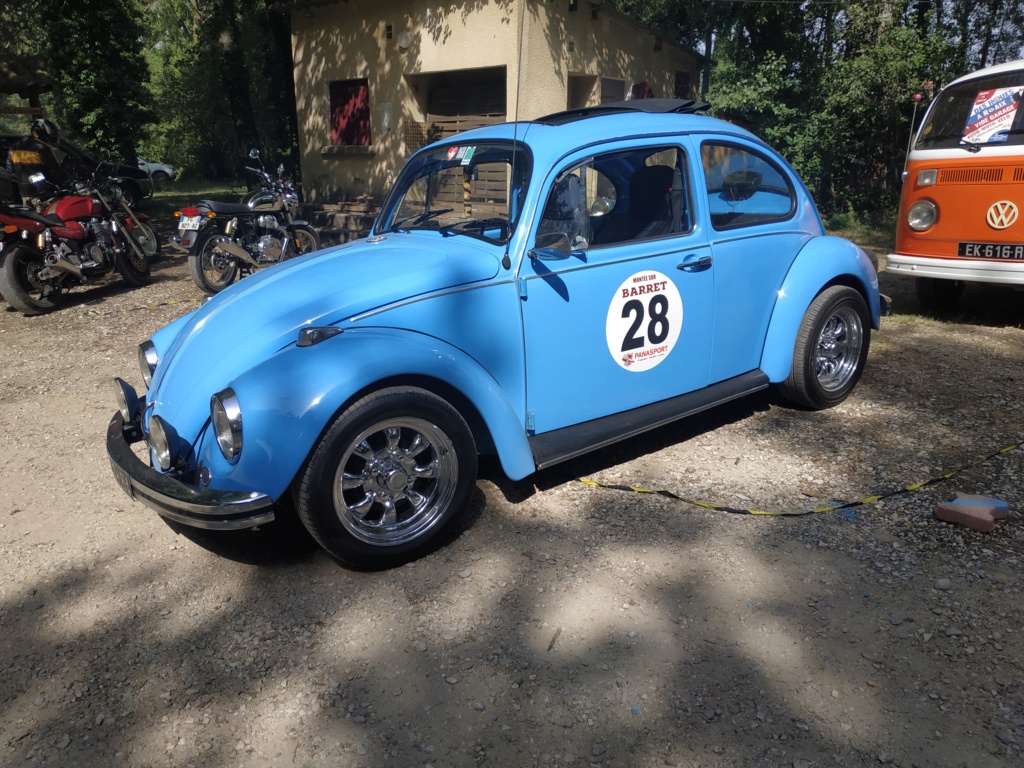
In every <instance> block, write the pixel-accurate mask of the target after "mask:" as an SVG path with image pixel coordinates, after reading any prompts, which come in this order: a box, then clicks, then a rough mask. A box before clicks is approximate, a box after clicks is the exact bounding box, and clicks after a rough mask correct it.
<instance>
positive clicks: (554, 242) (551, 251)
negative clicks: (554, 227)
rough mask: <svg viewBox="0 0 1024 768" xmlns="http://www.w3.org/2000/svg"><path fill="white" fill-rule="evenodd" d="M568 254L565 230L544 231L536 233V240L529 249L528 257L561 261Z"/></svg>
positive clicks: (567, 239) (567, 238) (567, 237)
mask: <svg viewBox="0 0 1024 768" xmlns="http://www.w3.org/2000/svg"><path fill="white" fill-rule="evenodd" d="M570 254H571V251H570V250H569V236H568V235H567V234H565V232H545V233H544V234H542V235H537V242H536V243H534V247H533V248H532V249H530V258H531V259H540V260H541V261H562V260H563V259H568V258H569V256H570Z"/></svg>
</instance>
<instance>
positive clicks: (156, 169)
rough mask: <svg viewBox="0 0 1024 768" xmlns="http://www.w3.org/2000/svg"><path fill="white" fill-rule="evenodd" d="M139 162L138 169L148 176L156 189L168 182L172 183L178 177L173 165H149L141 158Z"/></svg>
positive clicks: (149, 163)
mask: <svg viewBox="0 0 1024 768" xmlns="http://www.w3.org/2000/svg"><path fill="white" fill-rule="evenodd" d="M138 160H139V168H141V169H142V170H144V171H145V172H146V173H148V174H149V176H150V178H151V179H153V184H154V186H156V187H157V188H158V189H159V188H160V187H162V186H164V185H165V184H166V183H167V182H169V181H174V179H175V178H176V177H177V175H178V171H177V170H176V169H175V167H174V166H173V165H167V163H151V162H149V161H148V160H143V159H142V158H141V157H140V158H139V159H138Z"/></svg>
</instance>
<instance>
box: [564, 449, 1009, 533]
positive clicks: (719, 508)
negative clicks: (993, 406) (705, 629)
mask: <svg viewBox="0 0 1024 768" xmlns="http://www.w3.org/2000/svg"><path fill="white" fill-rule="evenodd" d="M1022 446H1024V440H1022V441H1020V442H1019V443H1015V444H1014V445H1008V446H1006V447H1005V448H1000V449H999V450H998V451H993V452H992V453H990V454H989V455H988V456H983V457H982V458H980V459H978V460H977V461H973V462H971V463H970V464H967V465H965V466H963V467H960V468H959V469H954V470H953V471H952V472H947V473H945V474H943V475H937V476H935V477H933V478H930V479H928V480H925V481H923V482H920V483H913V484H911V485H908V486H905V487H903V488H899V489H897V490H895V491H889V492H888V493H880V494H876V495H874V496H865V497H864V498H862V499H858V500H856V501H849V502H835V503H834V504H830V505H829V506H827V507H818V508H817V509H809V510H806V511H804V512H773V511H767V510H763V509H739V508H738V507H728V506H725V505H723V504H711V503H709V502H706V501H696V500H694V499H687V498H685V497H683V496H679V495H678V494H675V493H673V492H672V491H665V490H651V489H649V488H641V487H639V486H636V485H615V484H609V483H601V482H598V481H597V480H591V479H589V478H585V477H580V478H577V479H578V480H579V482H581V483H583V484H584V485H589V486H592V487H594V488H606V489H608V490H614V491H630V492H632V493H653V494H656V495H658V496H663V497H665V498H666V499H672V500H673V501H682V502H685V503H686V504H692V505H693V506H695V507H703V508H704V509H711V510H714V511H716V512H730V513H732V514H734V515H768V516H770V517H804V516H806V515H816V514H818V513H820V512H835V511H836V510H840V509H843V510H848V509H851V508H852V507H861V506H864V505H866V504H873V503H874V502H876V501H880V500H882V499H888V498H891V497H893V496H898V495H900V494H902V493H910V492H913V491H919V490H921V489H922V488H927V487H928V486H930V485H936V484H938V483H943V482H945V481H946V480H949V479H951V478H953V477H956V476H957V475H959V474H960V473H961V472H964V471H965V470H968V469H972V468H973V467H976V466H978V465H979V464H984V463H985V462H986V461H991V460H992V459H994V458H996V457H997V456H999V455H1000V454H1003V453H1009V452H1010V451H1013V450H1016V449H1017V448H1021V447H1022Z"/></svg>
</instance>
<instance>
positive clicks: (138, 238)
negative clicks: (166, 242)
mask: <svg viewBox="0 0 1024 768" xmlns="http://www.w3.org/2000/svg"><path fill="white" fill-rule="evenodd" d="M129 235H130V236H131V238H132V239H133V240H134V241H135V242H136V243H138V244H139V247H140V248H142V250H143V252H144V253H145V254H146V259H147V260H148V261H149V263H150V264H156V263H157V262H158V261H160V259H161V258H162V257H163V243H162V241H161V240H160V235H159V233H157V231H156V230H155V229H153V228H152V227H151V226H149V224H147V223H146V222H144V221H140V222H139V224H138V226H136V227H134V228H133V229H132V230H131V231H130V232H129Z"/></svg>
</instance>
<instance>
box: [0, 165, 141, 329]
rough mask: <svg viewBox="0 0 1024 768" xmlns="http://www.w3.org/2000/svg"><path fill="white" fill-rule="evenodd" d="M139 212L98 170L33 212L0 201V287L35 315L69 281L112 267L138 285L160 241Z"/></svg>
mask: <svg viewBox="0 0 1024 768" xmlns="http://www.w3.org/2000/svg"><path fill="white" fill-rule="evenodd" d="M145 218H146V217H145V215H144V214H137V213H135V212H134V211H132V209H131V208H129V207H128V205H127V204H126V202H125V200H124V195H123V193H122V192H121V188H120V187H119V186H118V184H117V181H116V180H115V179H109V178H100V177H98V176H97V175H94V177H93V179H92V183H90V184H85V183H82V182H75V187H74V189H73V190H71V191H68V192H66V193H62V194H61V195H60V196H58V197H55V198H52V199H51V200H49V201H48V202H47V203H46V204H45V205H44V206H42V209H41V210H39V211H37V210H36V209H34V208H32V207H29V206H24V205H17V204H15V203H13V202H7V203H3V204H0V226H2V227H3V229H4V233H5V235H6V236H5V238H4V248H3V251H2V252H0V261H2V264H0V293H2V294H3V296H4V298H5V299H6V300H7V302H8V303H9V304H10V305H11V306H12V307H14V308H15V309H17V310H19V311H20V312H22V313H24V314H26V315H41V314H45V313H47V312H52V311H53V310H55V309H57V308H58V307H59V306H60V304H61V303H62V299H63V296H64V294H65V293H66V292H67V291H68V290H69V289H70V288H72V287H74V286H76V285H84V284H86V283H90V282H92V281H94V280H97V279H99V278H101V277H103V276H105V275H107V274H109V273H111V272H113V271H114V270H117V272H118V273H120V275H121V277H122V278H124V280H125V282H127V283H128V284H129V285H132V286H136V287H137V286H142V285H145V284H146V283H148V282H149V275H150V263H151V262H153V261H156V260H157V259H158V258H159V254H160V247H161V246H160V237H159V235H157V233H156V232H154V231H153V228H152V227H150V226H149V224H147V223H146V222H145V221H144V219H145Z"/></svg>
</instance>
